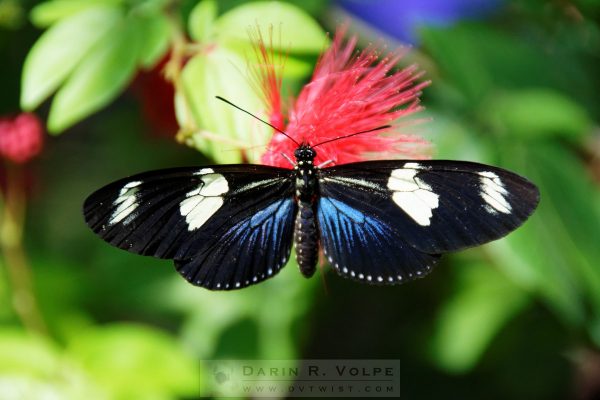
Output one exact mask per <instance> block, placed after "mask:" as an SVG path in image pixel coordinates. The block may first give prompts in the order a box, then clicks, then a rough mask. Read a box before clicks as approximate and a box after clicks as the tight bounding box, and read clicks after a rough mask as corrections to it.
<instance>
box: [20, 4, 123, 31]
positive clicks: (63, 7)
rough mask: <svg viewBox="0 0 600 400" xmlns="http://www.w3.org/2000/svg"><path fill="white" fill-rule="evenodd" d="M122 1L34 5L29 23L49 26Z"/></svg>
mask: <svg viewBox="0 0 600 400" xmlns="http://www.w3.org/2000/svg"><path fill="white" fill-rule="evenodd" d="M122 3H123V0H87V1H81V0H53V1H46V2H43V3H41V4H38V5H36V6H35V7H34V8H33V9H32V10H31V22H32V23H33V24H34V25H35V26H37V27H38V28H46V27H49V26H50V25H52V24H54V23H56V22H58V21H60V20H62V19H64V18H67V17H70V16H71V15H74V14H77V13H79V12H81V11H83V10H85V9H87V8H91V7H95V6H98V5H109V6H110V5H121V4H122Z"/></svg>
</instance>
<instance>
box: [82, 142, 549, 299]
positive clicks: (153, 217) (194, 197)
mask: <svg viewBox="0 0 600 400" xmlns="http://www.w3.org/2000/svg"><path fill="white" fill-rule="evenodd" d="M294 155H295V163H294V164H295V165H294V167H293V169H286V168H276V167H270V166H264V165H243V164H240V165H216V166H208V167H186V168H175V169H167V170H159V171H151V172H146V173H143V174H139V175H135V176H132V177H129V178H125V179H122V180H119V181H116V182H114V183H112V184H109V185H107V186H105V187H104V188H101V189H99V190H98V191H96V192H95V193H93V194H92V195H90V196H89V197H88V198H87V199H86V201H85V204H84V216H85V219H86V222H87V224H88V225H89V226H90V228H91V229H92V230H93V231H94V232H95V233H96V234H98V235H99V236H100V237H101V238H102V239H104V240H105V241H107V242H109V243H110V244H112V245H114V246H116V247H119V248H122V249H125V250H128V251H130V252H133V253H136V254H142V255H150V256H154V257H159V258H165V259H172V260H174V262H175V267H176V268H177V270H178V272H179V273H180V274H181V275H182V276H183V277H184V278H186V279H187V280H188V281H189V282H190V283H192V284H194V285H197V286H202V287H205V288H208V289H211V290H231V289H239V288H243V287H246V286H249V285H252V284H256V283H258V282H261V281H263V280H265V279H268V278H270V277H272V276H274V275H275V274H277V272H279V270H280V269H281V268H282V267H283V266H285V264H286V263H287V261H288V258H289V255H290V253H291V250H292V242H293V243H294V245H295V250H296V258H297V261H298V265H299V267H300V271H301V273H302V274H303V275H304V276H305V277H310V276H312V275H313V274H314V272H315V268H316V264H317V261H318V257H319V252H320V250H322V251H323V252H324V254H325V256H326V257H327V260H328V261H329V263H330V264H331V266H332V267H333V269H334V270H335V271H336V272H337V273H338V274H339V275H341V276H343V277H345V278H349V279H353V280H356V281H360V282H364V283H370V284H379V285H384V284H386V285H394V284H399V283H403V282H406V281H410V280H413V279H416V278H419V277H422V276H424V275H426V274H427V273H428V272H430V271H431V269H432V267H433V266H434V265H435V264H436V263H437V261H438V260H439V257H440V255H441V254H443V253H447V252H451V251H456V250H460V249H463V248H466V247H472V246H476V245H479V244H483V243H486V242H489V241H491V240H495V239H498V238H500V237H502V236H504V235H506V234H508V233H509V232H510V231H512V230H514V229H516V228H517V227H518V226H520V225H521V224H522V223H523V222H524V221H525V220H526V219H527V218H528V217H529V215H530V214H531V213H532V212H533V211H534V209H535V208H536V206H537V204H538V201H539V192H538V190H537V188H536V187H535V185H533V184H532V183H531V182H529V181H528V180H526V179H525V178H522V177H520V176H519V175H516V174H514V173H512V172H509V171H506V170H503V169H501V168H497V167H492V166H488V165H484V164H477V163H471V162H463V161H447V160H429V161H414V160H387V161H366V162H358V163H351V164H343V165H336V166H331V167H325V168H319V167H318V166H315V165H314V161H315V157H316V151H315V150H314V149H313V148H312V147H311V146H309V145H306V144H304V145H300V146H299V147H298V149H297V150H296V152H295V154H294Z"/></svg>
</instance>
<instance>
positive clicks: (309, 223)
mask: <svg viewBox="0 0 600 400" xmlns="http://www.w3.org/2000/svg"><path fill="white" fill-rule="evenodd" d="M315 221H316V220H315V213H314V210H313V205H312V204H311V203H310V202H305V201H299V202H298V213H297V214H296V223H295V225H294V244H295V246H296V259H297V261H298V266H299V267H300V272H301V273H302V275H304V276H305V277H306V278H310V277H311V276H313V274H314V273H315V267H316V265H317V260H318V258H319V245H318V243H319V234H318V231H317V224H316V222H315Z"/></svg>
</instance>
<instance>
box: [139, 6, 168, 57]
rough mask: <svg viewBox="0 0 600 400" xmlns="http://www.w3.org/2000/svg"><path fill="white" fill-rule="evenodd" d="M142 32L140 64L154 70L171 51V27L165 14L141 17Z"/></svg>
mask: <svg viewBox="0 0 600 400" xmlns="http://www.w3.org/2000/svg"><path fill="white" fill-rule="evenodd" d="M140 30H141V31H142V32H143V33H142V34H141V35H140V36H141V40H142V42H141V45H140V63H141V64H142V67H144V68H152V67H153V66H154V65H155V64H156V63H157V62H158V60H160V58H161V57H162V56H164V54H165V53H166V52H167V50H168V49H169V41H170V35H171V25H170V24H169V20H168V18H167V17H166V16H164V15H163V14H150V15H147V16H141V17H140Z"/></svg>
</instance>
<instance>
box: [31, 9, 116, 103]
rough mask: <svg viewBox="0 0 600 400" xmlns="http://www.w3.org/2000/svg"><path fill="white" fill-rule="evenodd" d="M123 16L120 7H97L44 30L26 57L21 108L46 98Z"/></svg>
mask: <svg viewBox="0 0 600 400" xmlns="http://www.w3.org/2000/svg"><path fill="white" fill-rule="evenodd" d="M122 18H123V14H122V11H121V10H120V9H119V8H117V7H109V6H98V7H93V8H89V9H87V10H85V11H82V12H80V13H77V14H75V15H73V16H71V17H69V18H67V19H65V20H63V21H61V22H60V23H58V24H56V25H54V26H53V27H52V28H50V29H49V30H47V31H46V32H44V34H43V35H42V36H41V37H40V38H39V39H38V41H37V42H36V43H35V44H34V45H33V47H32V49H31V51H30V52H29V54H28V55H27V58H26V59H25V64H24V66H23V78H22V85H21V86H22V89H21V107H22V108H23V109H25V110H33V109H34V108H36V107H37V106H38V105H39V104H40V103H41V102H42V101H44V100H45V99H46V98H47V97H48V96H49V95H50V94H51V93H52V92H54V91H55V90H56V89H57V88H58V87H59V86H60V84H61V83H63V82H64V80H65V79H66V78H67V76H68V75H69V74H70V73H71V72H72V71H73V70H74V69H75V68H76V67H77V65H79V63H80V62H81V61H82V60H83V59H84V57H86V55H88V53H89V51H90V49H91V48H92V47H93V46H94V45H95V44H97V43H98V42H99V41H100V40H102V38H104V37H105V36H106V35H108V33H109V32H110V31H111V30H112V29H113V28H114V27H115V26H116V25H117V24H118V23H119V22H120V21H121V20H122Z"/></svg>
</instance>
